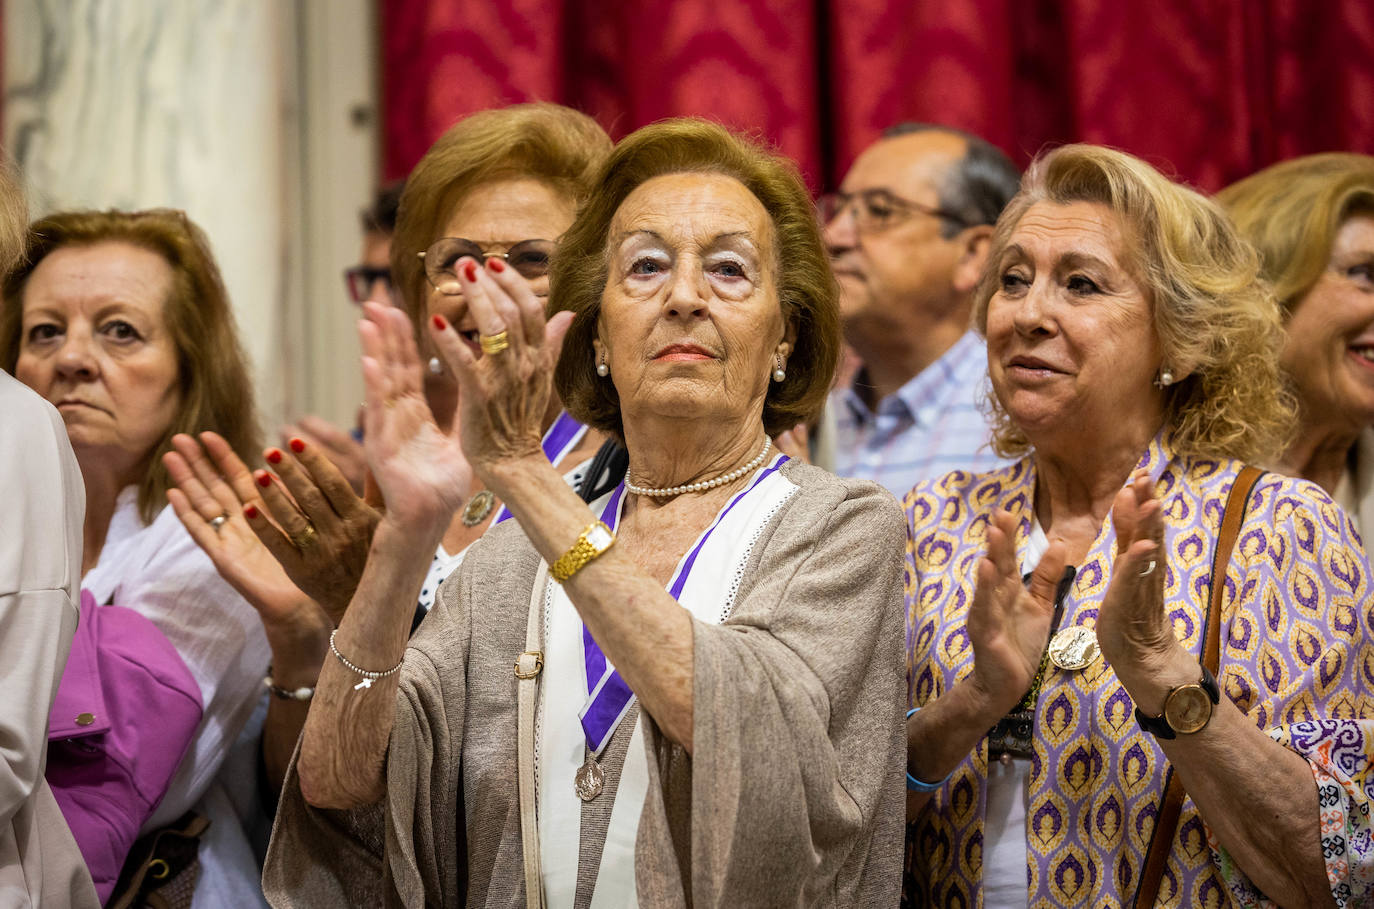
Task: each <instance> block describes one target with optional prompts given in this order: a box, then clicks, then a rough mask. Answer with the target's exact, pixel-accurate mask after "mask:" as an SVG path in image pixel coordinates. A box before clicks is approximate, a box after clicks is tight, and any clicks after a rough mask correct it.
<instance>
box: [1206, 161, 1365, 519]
mask: <svg viewBox="0 0 1374 909" xmlns="http://www.w3.org/2000/svg"><path fill="white" fill-rule="evenodd" d="M1217 200H1218V201H1219V202H1221V203H1222V204H1223V205H1225V206H1226V207H1227V209H1229V210H1230V212H1231V217H1232V218H1233V219H1234V220H1235V222H1236V227H1238V228H1239V229H1240V232H1241V233H1242V234H1243V235H1244V236H1245V237H1246V238H1247V239H1249V240H1250V242H1251V243H1253V244H1255V247H1256V248H1257V249H1258V250H1259V252H1260V259H1261V262H1262V266H1263V267H1262V273H1263V275H1264V277H1265V279H1266V280H1268V281H1269V282H1270V283H1271V284H1273V286H1274V293H1275V295H1276V296H1277V297H1278V299H1279V305H1280V306H1281V307H1282V309H1283V316H1284V322H1285V325H1284V327H1285V328H1286V329H1287V331H1286V333H1285V340H1284V346H1283V355H1282V364H1283V367H1284V371H1285V372H1286V373H1287V374H1288V376H1289V377H1290V379H1291V380H1292V383H1293V389H1294V391H1295V392H1296V394H1297V396H1298V403H1299V411H1298V412H1299V426H1300V431H1299V432H1298V433H1297V434H1296V435H1295V437H1294V439H1293V442H1292V444H1290V445H1289V446H1288V450H1287V451H1286V452H1284V455H1283V457H1282V459H1281V460H1280V464H1281V465H1282V467H1283V469H1284V471H1285V472H1286V473H1291V474H1292V475H1293V476H1297V477H1303V478H1304V479H1307V480H1311V481H1312V482H1314V483H1316V484H1317V485H1318V486H1321V487H1322V488H1323V489H1325V490H1326V491H1327V493H1329V494H1330V495H1331V497H1332V498H1333V499H1335V500H1336V502H1337V503H1339V504H1340V506H1341V507H1342V508H1344V509H1346V511H1348V512H1349V513H1350V516H1351V517H1352V518H1354V519H1355V522H1356V526H1357V527H1358V528H1359V530H1360V533H1361V535H1362V536H1364V537H1368V536H1369V535H1370V533H1371V532H1374V158H1372V157H1370V156H1369V155H1354V154H1340V153H1330V154H1324V155H1308V156H1307V157H1304V158H1295V159H1294V160H1292V161H1284V162H1282V163H1280V164H1275V165H1274V166H1273V167H1269V168H1266V169H1265V170H1262V171H1260V172H1259V173H1257V174H1254V175H1253V176H1250V177H1247V178H1246V179H1244V180H1242V181H1240V182H1239V183H1236V184H1234V185H1232V186H1228V187H1227V188H1226V189H1224V190H1222V191H1221V193H1219V194H1218V196H1217Z"/></svg>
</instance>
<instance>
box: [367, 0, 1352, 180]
mask: <svg viewBox="0 0 1374 909" xmlns="http://www.w3.org/2000/svg"><path fill="white" fill-rule="evenodd" d="M380 13H381V17H380V18H381V27H382V36H383V104H384V122H385V129H384V142H385V149H384V152H385V153H384V161H385V169H386V172H387V173H386V176H387V177H397V176H402V175H404V173H405V172H406V171H407V170H408V169H409V168H410V167H411V166H412V165H413V164H414V163H415V162H416V161H417V160H418V159H419V157H420V156H421V155H422V154H423V153H424V151H425V149H426V148H427V147H428V146H429V144H430V143H431V142H432V141H433V140H434V139H435V138H436V137H437V136H438V135H439V134H440V133H441V132H442V131H443V130H444V129H445V128H446V127H447V126H449V125H450V124H451V123H452V122H453V121H454V120H456V119H458V118H459V117H461V116H463V115H464V114H467V113H470V112H472V111H475V110H480V109H482V108H487V107H493V106H499V105H502V104H509V103H514V102H517V101H526V100H548V101H557V102H560V103H563V104H568V105H570V106H573V107H576V108H579V109H581V110H584V111H586V112H587V113H589V114H591V115H593V116H594V117H596V118H597V120H598V121H600V123H601V124H602V125H603V126H605V127H606V129H607V130H608V131H609V132H610V133H611V135H612V137H613V138H619V137H620V136H623V135H624V134H625V133H627V132H629V131H631V130H633V129H634V128H636V127H638V126H642V125H643V124H645V123H649V122H652V121H654V120H657V119H659V118H662V117H671V116H682V115H689V114H690V115H698V116H704V117H709V118H712V119H715V120H719V121H721V122H723V123H726V124H729V125H732V126H735V127H738V128H743V129H746V130H752V131H755V132H757V133H759V134H761V135H763V136H764V137H766V138H768V139H769V140H771V141H773V142H775V143H776V144H777V145H778V147H779V148H780V149H781V150H782V151H784V152H785V153H787V154H788V155H790V156H791V157H793V158H794V159H795V160H796V161H797V162H798V164H799V165H800V166H801V168H802V171H803V173H804V174H805V175H806V177H807V180H808V182H809V183H810V184H811V186H812V187H813V189H816V190H821V189H827V188H831V187H833V186H835V185H836V184H837V183H838V182H839V180H840V179H841V178H842V177H843V175H844V172H845V170H846V168H847V167H848V166H849V164H850V162H851V161H852V160H853V158H854V156H855V155H856V154H857V153H858V152H859V151H860V150H862V149H863V148H864V146H866V145H868V144H869V143H870V142H872V141H873V140H874V138H876V136H877V135H878V133H879V132H880V131H881V130H882V129H883V128H884V127H886V126H888V125H891V124H893V123H896V122H899V121H902V120H923V121H931V122H938V123H946V124H950V125H954V126H960V127H963V128H965V129H968V130H971V131H973V132H976V133H978V134H980V135H983V136H985V137H987V138H988V139H990V140H991V141H993V142H994V143H996V144H997V145H999V146H1001V147H1002V148H1003V149H1005V150H1006V151H1007V152H1009V153H1010V154H1011V155H1012V156H1013V157H1014V158H1015V159H1016V160H1017V161H1018V162H1019V163H1022V164H1024V163H1025V162H1026V161H1028V160H1029V158H1030V156H1031V155H1033V154H1034V153H1035V152H1036V151H1037V150H1038V149H1040V148H1042V147H1044V146H1045V145H1047V144H1056V143H1063V142H1071V141H1087V142H1098V143H1105V144H1108V145H1114V146H1117V147H1119V148H1124V149H1126V150H1127V151H1131V152H1133V153H1135V154H1138V155H1141V156H1143V157H1145V158H1146V159H1148V160H1150V161H1151V162H1153V163H1155V164H1156V165H1158V166H1160V167H1162V168H1164V169H1165V170H1166V171H1168V172H1171V173H1173V174H1176V175H1178V176H1179V177H1181V178H1183V179H1185V180H1187V181H1189V182H1191V183H1193V184H1195V185H1197V186H1199V187H1201V188H1203V189H1207V190H1215V189H1218V188H1220V187H1221V186H1223V185H1225V184H1227V183H1229V182H1231V181H1232V180H1235V179H1237V178H1239V177H1242V176H1244V175H1245V174H1248V173H1250V172H1252V171H1254V170H1256V169H1257V168H1259V167H1262V166H1264V165H1266V164H1269V163H1271V162H1273V161H1276V160H1279V159H1281V158H1286V157H1291V156H1293V155H1299V154H1306V153H1309V152H1316V151H1328V150H1337V149H1339V150H1350V151H1361V152H1366V153H1370V152H1374V3H1371V2H1370V0H811V2H789V0H674V2H668V0H657V2H655V0H614V2H612V0H380Z"/></svg>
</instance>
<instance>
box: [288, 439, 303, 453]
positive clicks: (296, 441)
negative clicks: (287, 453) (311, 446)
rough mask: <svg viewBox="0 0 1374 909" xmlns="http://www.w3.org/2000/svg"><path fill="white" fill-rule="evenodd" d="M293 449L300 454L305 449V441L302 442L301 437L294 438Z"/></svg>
mask: <svg viewBox="0 0 1374 909" xmlns="http://www.w3.org/2000/svg"><path fill="white" fill-rule="evenodd" d="M291 450H292V451H294V452H295V453H296V454H300V453H301V452H303V451H305V443H304V442H302V441H301V440H300V439H292V440H291Z"/></svg>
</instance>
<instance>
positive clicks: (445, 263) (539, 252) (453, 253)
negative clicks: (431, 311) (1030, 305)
mask: <svg viewBox="0 0 1374 909" xmlns="http://www.w3.org/2000/svg"><path fill="white" fill-rule="evenodd" d="M556 246H557V244H555V243H554V242H553V241H552V240H521V241H520V242H519V243H516V244H515V245H514V246H512V247H510V248H509V249H507V250H506V251H505V252H488V251H487V250H485V249H483V248H482V247H480V246H478V245H477V244H476V243H474V242H473V241H472V240H465V239H463V238H462V237H444V238H443V239H442V240H435V241H434V242H433V243H432V244H430V247H429V249H427V250H425V251H424V252H422V253H419V256H420V258H421V259H423V260H424V263H425V277H427V278H429V283H430V284H433V285H434V287H435V288H436V289H437V290H438V291H439V292H440V293H455V294H456V293H458V271H457V268H458V260H459V259H463V258H471V259H476V260H477V261H478V262H486V260H487V259H505V260H506V264H507V265H509V266H510V267H511V268H513V269H515V270H516V271H517V272H519V273H520V275H521V276H522V277H523V278H524V279H525V280H526V281H537V280H539V279H540V278H543V277H545V276H547V275H548V273H549V259H550V258H552V256H553V251H554V249H555V247H556Z"/></svg>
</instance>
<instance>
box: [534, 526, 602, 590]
mask: <svg viewBox="0 0 1374 909" xmlns="http://www.w3.org/2000/svg"><path fill="white" fill-rule="evenodd" d="M614 542H615V534H613V533H611V528H609V527H607V526H606V525H605V524H603V523H602V522H600V521H593V522H592V523H590V524H588V525H587V529H586V530H584V531H582V534H581V535H580V536H579V537H578V538H577V542H576V543H574V544H573V545H572V548H571V549H569V550H568V551H567V552H565V553H563V554H562V555H561V556H559V557H558V561H556V562H554V563H553V564H552V565H550V566H549V574H551V575H553V579H554V580H555V581H557V582H558V583H560V584H562V583H563V582H564V581H566V580H567V579H568V578H570V577H572V576H573V575H575V574H577V573H578V572H579V571H581V570H582V568H583V566H585V565H586V564H587V563H588V562H590V561H591V560H592V559H594V558H596V557H597V556H599V555H601V553H603V552H605V551H606V550H607V549H610V548H611V544H612V543H614Z"/></svg>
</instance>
